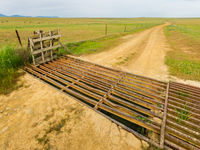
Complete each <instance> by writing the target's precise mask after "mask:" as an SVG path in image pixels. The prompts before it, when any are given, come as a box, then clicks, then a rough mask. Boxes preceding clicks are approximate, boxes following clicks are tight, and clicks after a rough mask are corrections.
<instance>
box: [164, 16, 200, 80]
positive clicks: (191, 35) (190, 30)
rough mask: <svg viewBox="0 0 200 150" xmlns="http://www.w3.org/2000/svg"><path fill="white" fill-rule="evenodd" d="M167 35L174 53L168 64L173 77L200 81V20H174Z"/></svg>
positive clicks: (167, 30) (166, 30)
mask: <svg viewBox="0 0 200 150" xmlns="http://www.w3.org/2000/svg"><path fill="white" fill-rule="evenodd" d="M171 22H172V23H173V24H172V25H170V26H168V27H166V28H165V34H166V36H167V38H168V41H169V43H170V45H171V47H172V49H173V51H170V52H168V54H167V57H166V64H167V65H168V66H169V71H170V73H171V74H172V75H174V76H177V77H179V78H183V79H191V80H198V81H200V19H172V20H171Z"/></svg>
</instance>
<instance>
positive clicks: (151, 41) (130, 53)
mask: <svg viewBox="0 0 200 150" xmlns="http://www.w3.org/2000/svg"><path fill="white" fill-rule="evenodd" d="M167 25H169V24H168V23H166V24H164V25H160V26H156V27H154V28H151V29H149V30H146V31H143V32H141V33H138V34H135V35H131V36H127V37H124V38H127V39H128V40H127V42H125V43H123V44H121V45H119V46H117V47H115V48H113V49H111V50H109V51H104V52H101V53H98V54H92V55H88V56H84V57H82V58H83V59H87V60H89V61H92V62H96V63H98V64H102V65H107V66H111V67H115V68H118V69H121V70H124V71H128V72H132V73H136V74H140V75H144V76H149V77H153V78H157V79H162V80H164V79H166V78H167V76H168V71H167V67H166V66H165V65H164V58H165V54H166V52H167V51H168V50H169V46H168V44H167V42H166V38H165V35H164V31H163V28H164V26H167Z"/></svg>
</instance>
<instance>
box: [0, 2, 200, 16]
mask: <svg viewBox="0 0 200 150" xmlns="http://www.w3.org/2000/svg"><path fill="white" fill-rule="evenodd" d="M0 13H3V14H7V15H13V14H20V15H28V16H41V15H45V16H47V15H48V16H61V17H198V16H200V0H151V1H150V0H34V1H29V0H1V5H0Z"/></svg>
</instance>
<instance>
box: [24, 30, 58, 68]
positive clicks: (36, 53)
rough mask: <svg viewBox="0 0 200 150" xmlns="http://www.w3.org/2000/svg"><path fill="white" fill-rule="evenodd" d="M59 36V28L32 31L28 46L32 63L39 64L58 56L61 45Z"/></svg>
mask: <svg viewBox="0 0 200 150" xmlns="http://www.w3.org/2000/svg"><path fill="white" fill-rule="evenodd" d="M60 37H61V34H60V31H59V29H58V30H54V31H49V32H43V31H42V30H39V31H37V32H34V35H33V36H32V37H29V39H28V47H29V48H30V50H31V56H32V61H33V64H34V65H39V64H42V63H45V62H47V61H50V60H53V59H55V58H57V57H58V55H59V50H60V47H61V46H62V44H61V42H60Z"/></svg>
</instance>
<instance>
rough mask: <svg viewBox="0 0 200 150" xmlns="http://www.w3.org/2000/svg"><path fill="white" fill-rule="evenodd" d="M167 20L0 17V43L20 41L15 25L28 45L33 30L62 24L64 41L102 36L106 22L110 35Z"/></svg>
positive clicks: (143, 27)
mask: <svg viewBox="0 0 200 150" xmlns="http://www.w3.org/2000/svg"><path fill="white" fill-rule="evenodd" d="M162 22H163V19H160V18H133V19H128V18H127V19H112V18H110V19H104V18H102V19H80V18H76V19H65V18H9V17H8V18H5V17H2V18H0V34H1V36H0V47H2V46H3V45H6V44H9V45H12V46H16V45H17V44H18V42H17V39H16V35H15V29H17V30H18V31H19V33H20V36H21V39H22V43H23V45H25V46H26V45H27V37H29V36H30V35H31V34H32V33H33V31H35V30H38V29H41V30H45V31H48V30H51V29H57V28H59V29H60V30H61V33H62V41H63V42H64V43H69V42H77V41H83V40H89V39H94V38H99V37H102V36H104V35H105V24H107V25H108V35H111V34H117V33H123V32H124V28H125V25H127V29H126V31H134V30H141V29H145V28H149V27H152V26H154V25H156V24H160V23H162Z"/></svg>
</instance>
